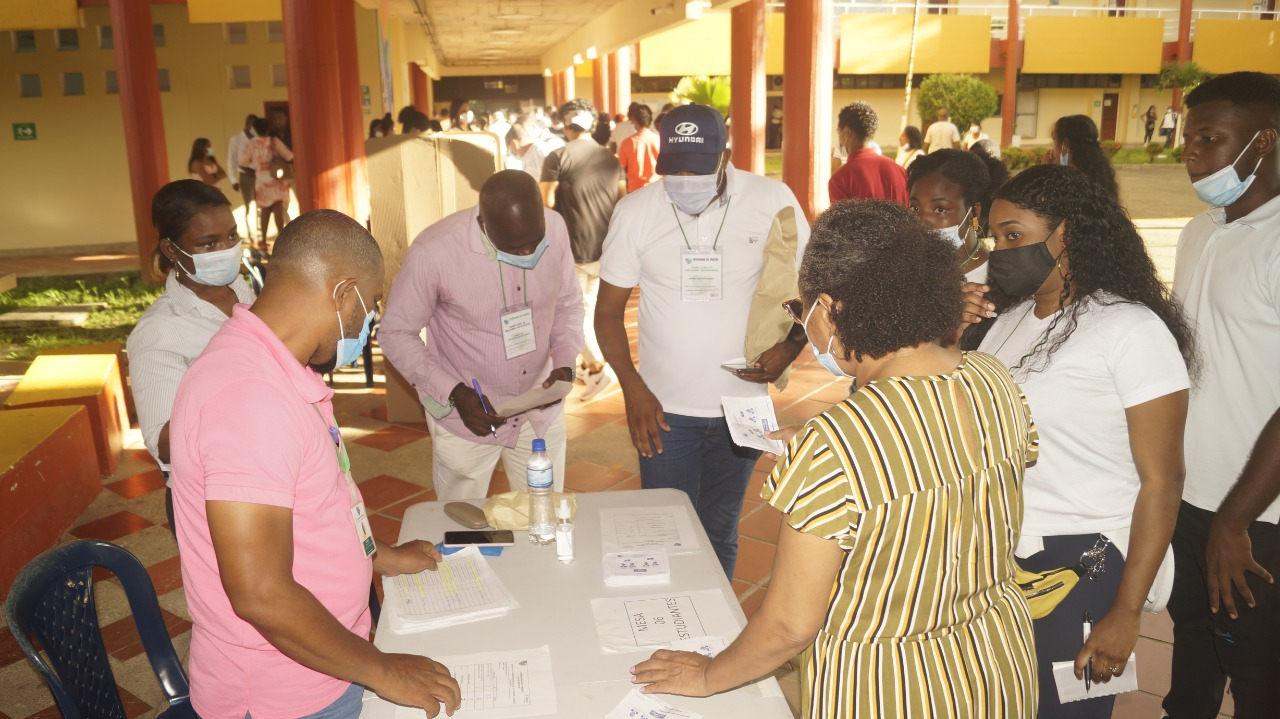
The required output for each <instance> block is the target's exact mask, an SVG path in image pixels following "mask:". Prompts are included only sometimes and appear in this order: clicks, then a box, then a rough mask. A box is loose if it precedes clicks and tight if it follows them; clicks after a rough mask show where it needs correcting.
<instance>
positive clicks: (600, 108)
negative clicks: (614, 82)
mask: <svg viewBox="0 0 1280 719" xmlns="http://www.w3.org/2000/svg"><path fill="white" fill-rule="evenodd" d="M591 104H592V105H595V106H596V112H609V108H608V105H609V56H608V55H600V56H598V57H597V58H596V59H594V60H592V61H591Z"/></svg>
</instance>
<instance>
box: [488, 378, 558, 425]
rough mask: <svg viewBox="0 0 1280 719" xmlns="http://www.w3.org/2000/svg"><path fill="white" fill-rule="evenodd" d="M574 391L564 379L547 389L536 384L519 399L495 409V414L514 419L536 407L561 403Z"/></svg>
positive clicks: (514, 398)
mask: <svg viewBox="0 0 1280 719" xmlns="http://www.w3.org/2000/svg"><path fill="white" fill-rule="evenodd" d="M572 391H573V383H572V382H565V381H564V380H562V379H558V380H556V382H555V384H553V385H551V386H550V387H548V388H547V389H543V388H542V383H538V384H535V385H534V386H533V389H531V390H529V391H528V392H525V393H524V394H522V395H520V396H519V397H513V398H511V399H509V400H507V401H506V402H503V403H502V404H500V405H498V406H497V407H494V408H493V412H494V414H496V415H498V416H499V417H514V416H516V415H518V414H523V413H525V412H528V411H529V410H531V409H533V408H535V407H541V406H542V405H544V404H551V403H552V402H559V401H560V400H562V399H564V398H565V397H568V396H569V393H570V392H572Z"/></svg>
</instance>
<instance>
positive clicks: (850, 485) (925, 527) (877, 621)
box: [762, 352, 1039, 719]
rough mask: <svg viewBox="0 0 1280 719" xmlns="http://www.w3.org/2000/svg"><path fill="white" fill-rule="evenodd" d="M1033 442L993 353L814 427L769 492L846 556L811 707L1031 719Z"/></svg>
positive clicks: (855, 400)
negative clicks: (1028, 565) (1021, 550)
mask: <svg viewBox="0 0 1280 719" xmlns="http://www.w3.org/2000/svg"><path fill="white" fill-rule="evenodd" d="M1038 442H1039V440H1038V436H1037V435H1036V430H1035V425H1034V423H1033V422H1032V420H1031V415H1030V410H1029V409H1028V407H1027V404H1026V399H1025V398H1024V397H1023V396H1022V393H1021V390H1020V389H1019V388H1018V386H1017V384H1016V383H1015V382H1014V380H1013V378H1012V377H1010V376H1009V373H1008V371H1007V370H1006V369H1005V368H1004V366H1003V365H1002V364H1000V362H999V360H997V359H996V358H994V357H992V356H991V355H988V354H983V353H979V352H970V353H966V354H965V355H964V359H963V360H962V362H961V364H960V366H959V367H957V368H956V370H955V371H954V372H952V373H951V374H945V375H933V376H921V377H899V378H889V379H884V380H877V381H874V382H871V383H869V384H868V385H867V386H865V387H862V388H860V389H859V390H858V391H857V392H855V393H853V395H851V396H850V397H849V399H847V400H845V401H844V402H841V403H840V404H837V405H835V406H834V407H832V408H831V409H829V410H827V411H826V412H824V413H823V414H821V415H819V416H817V417H815V418H813V419H811V420H809V422H808V423H807V424H806V425H805V426H804V428H803V429H802V430H801V431H800V432H799V433H798V434H797V435H796V437H795V438H794V439H793V440H792V442H791V443H790V444H789V445H788V447H787V451H786V453H785V454H784V456H783V457H781V458H780V459H779V461H778V464H777V466H776V467H775V468H774V471H773V473H772V474H771V475H770V477H769V480H768V481H767V482H766V484H765V486H764V489H763V491H762V496H763V497H764V498H765V500H767V501H768V502H769V503H770V504H771V505H773V506H774V507H776V508H778V509H779V510H780V511H782V512H783V513H784V514H786V515H787V516H786V521H787V523H788V524H790V525H791V526H792V527H794V528H796V529H798V530H800V531H802V532H807V533H810V534H813V535H816V536H820V537H823V538H825V539H831V540H834V541H837V542H839V543H840V546H841V547H842V548H843V549H845V550H846V552H847V553H846V555H845V559H844V563H843V565H842V566H841V569H840V574H839V576H838V578H837V581H836V584H835V585H834V586H833V587H832V590H831V599H830V604H829V608H828V610H827V617H826V623H825V626H824V627H823V629H822V630H821V631H820V632H819V633H818V636H817V638H816V639H815V640H814V645H813V652H812V659H811V661H810V662H809V665H808V670H807V671H808V683H809V695H808V698H809V701H808V702H807V704H808V706H806V707H805V712H804V714H805V716H807V717H809V718H810V719H826V718H830V717H855V716H856V717H912V718H913V719H918V718H924V717H1032V716H1034V714H1035V707H1036V697H1037V687H1036V671H1035V649H1034V646H1033V631H1032V628H1031V615H1030V613H1029V611H1028V609H1027V605H1026V603H1025V601H1024V600H1023V598H1022V595H1021V593H1020V592H1019V590H1018V587H1017V585H1016V584H1014V582H1013V574H1014V569H1015V566H1014V557H1013V549H1014V546H1015V545H1016V544H1017V539H1018V534H1019V531H1020V527H1021V522H1022V478H1023V471H1024V469H1025V467H1026V464H1027V463H1028V462H1032V461H1034V460H1035V458H1036V455H1037V447H1038Z"/></svg>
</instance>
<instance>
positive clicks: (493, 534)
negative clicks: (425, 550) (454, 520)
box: [444, 529, 516, 547]
mask: <svg viewBox="0 0 1280 719" xmlns="http://www.w3.org/2000/svg"><path fill="white" fill-rule="evenodd" d="M515 543H516V536H515V534H513V533H512V532H511V530H510V529H485V530H482V531H474V532H445V533H444V546H446V547H471V546H477V547H510V546H511V545H513V544H515Z"/></svg>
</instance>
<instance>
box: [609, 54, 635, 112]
mask: <svg viewBox="0 0 1280 719" xmlns="http://www.w3.org/2000/svg"><path fill="white" fill-rule="evenodd" d="M630 106H631V48H629V47H621V48H618V51H617V52H611V53H609V114H610V115H615V114H619V113H620V114H623V115H625V114H627V108H628V107H630Z"/></svg>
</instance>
